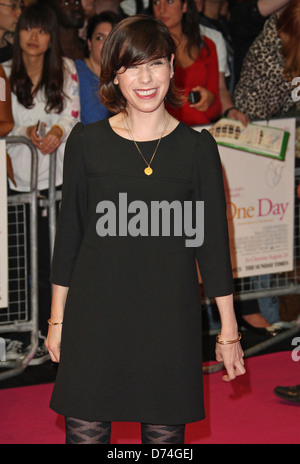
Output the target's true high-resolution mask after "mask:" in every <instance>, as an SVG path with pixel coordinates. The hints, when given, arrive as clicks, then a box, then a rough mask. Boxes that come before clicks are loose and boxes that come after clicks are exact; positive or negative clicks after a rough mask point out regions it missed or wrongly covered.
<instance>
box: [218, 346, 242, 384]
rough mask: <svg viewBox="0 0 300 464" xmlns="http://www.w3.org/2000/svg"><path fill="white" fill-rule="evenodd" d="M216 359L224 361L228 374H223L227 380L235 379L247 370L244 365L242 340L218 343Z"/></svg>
mask: <svg viewBox="0 0 300 464" xmlns="http://www.w3.org/2000/svg"><path fill="white" fill-rule="evenodd" d="M216 360H217V361H219V362H223V363H224V367H225V369H226V371H227V374H226V375H224V376H223V380H224V381H225V382H230V381H231V380H234V379H235V378H236V377H237V376H239V375H243V374H245V372H246V369H245V367H244V352H243V350H242V347H241V344H240V342H237V343H232V344H231V345H220V344H219V343H217V344H216Z"/></svg>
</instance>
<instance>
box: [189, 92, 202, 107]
mask: <svg viewBox="0 0 300 464" xmlns="http://www.w3.org/2000/svg"><path fill="white" fill-rule="evenodd" d="M200 98H201V95H200V92H189V95H188V101H189V102H190V103H191V104H192V105H194V104H195V103H198V101H200Z"/></svg>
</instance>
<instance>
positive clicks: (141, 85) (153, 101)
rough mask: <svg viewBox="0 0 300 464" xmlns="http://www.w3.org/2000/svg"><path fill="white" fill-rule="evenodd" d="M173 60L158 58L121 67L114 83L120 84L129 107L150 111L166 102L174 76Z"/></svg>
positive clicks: (135, 109) (172, 58)
mask: <svg viewBox="0 0 300 464" xmlns="http://www.w3.org/2000/svg"><path fill="white" fill-rule="evenodd" d="M173 60H174V55H172V57H171V61H169V60H168V59H167V58H158V59H153V60H150V61H147V62H146V63H142V64H138V65H132V66H130V67H128V68H127V69H125V68H121V69H120V70H119V71H118V73H117V76H116V77H115V80H114V84H115V85H119V88H120V91H121V92H122V95H123V96H124V98H125V99H126V102H127V107H126V108H127V109H130V110H134V111H140V112H146V113H150V112H153V111H155V110H157V109H158V108H159V107H160V106H161V105H162V104H164V98H165V96H166V94H167V92H168V90H169V86H170V80H171V78H172V77H173V73H174V72H173Z"/></svg>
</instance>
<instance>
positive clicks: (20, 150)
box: [2, 58, 80, 192]
mask: <svg viewBox="0 0 300 464" xmlns="http://www.w3.org/2000/svg"><path fill="white" fill-rule="evenodd" d="M63 60H64V87H63V89H64V93H65V95H66V96H65V97H64V100H65V105H64V109H63V110H62V112H61V113H60V114H57V113H55V112H51V113H46V111H45V106H46V99H45V95H44V91H43V90H39V91H38V92H37V94H36V96H35V98H34V106H33V108H25V107H24V106H23V105H22V104H21V103H19V102H18V100H17V97H16V95H15V94H14V93H12V112H13V118H14V122H15V126H14V128H13V130H12V131H11V132H10V134H9V135H15V136H23V137H26V130H27V127H28V126H33V125H35V124H37V122H38V121H39V120H40V121H42V122H44V123H46V124H47V126H46V131H47V130H50V129H51V127H52V126H53V125H55V124H57V125H58V126H59V127H61V129H62V130H63V136H62V139H61V140H62V143H61V144H60V146H59V148H58V149H57V160H56V185H57V186H58V185H61V184H62V173H63V158H64V150H65V142H66V140H67V138H68V135H69V134H70V132H71V130H72V128H73V127H74V125H75V124H76V123H77V122H78V121H79V120H80V100H79V84H78V77H77V72H76V67H75V63H74V62H73V61H72V60H70V59H69V58H64V59H63ZM11 65H12V62H11V61H7V62H6V63H2V66H3V68H4V70H5V73H6V75H7V76H8V77H9V76H10V73H11ZM68 97H69V98H68ZM7 151H8V153H9V155H10V157H11V160H12V166H13V171H14V177H15V180H16V183H17V187H15V185H14V184H13V183H12V182H11V181H10V179H9V184H10V187H11V189H12V190H17V191H19V192H29V191H30V180H31V152H30V149H29V148H28V147H27V146H26V145H24V144H12V145H8V147H7ZM37 152H38V190H44V189H47V188H48V187H49V160H50V156H51V154H50V155H43V154H42V153H41V152H40V150H37Z"/></svg>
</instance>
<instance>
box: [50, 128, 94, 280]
mask: <svg viewBox="0 0 300 464" xmlns="http://www.w3.org/2000/svg"><path fill="white" fill-rule="evenodd" d="M83 127H84V126H83V124H82V123H78V124H76V126H75V127H74V129H73V130H72V132H71V134H70V136H69V138H68V140H67V143H66V149H65V157H64V170H63V187H62V203H61V209H60V213H59V219H58V223H57V231H56V237H55V246H54V253H53V259H52V267H51V276H50V280H51V282H52V283H54V284H57V285H61V286H63V287H69V285H70V281H71V277H72V272H73V269H74V265H75V261H76V258H77V255H78V251H79V248H80V245H81V242H82V239H83V235H84V230H85V224H86V220H87V186H86V177H85V169H84V159H83V142H82V130H83Z"/></svg>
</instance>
